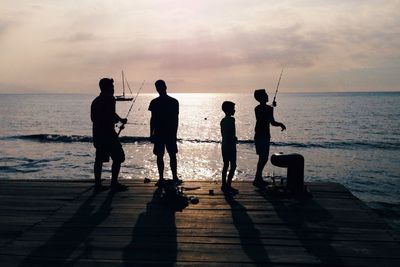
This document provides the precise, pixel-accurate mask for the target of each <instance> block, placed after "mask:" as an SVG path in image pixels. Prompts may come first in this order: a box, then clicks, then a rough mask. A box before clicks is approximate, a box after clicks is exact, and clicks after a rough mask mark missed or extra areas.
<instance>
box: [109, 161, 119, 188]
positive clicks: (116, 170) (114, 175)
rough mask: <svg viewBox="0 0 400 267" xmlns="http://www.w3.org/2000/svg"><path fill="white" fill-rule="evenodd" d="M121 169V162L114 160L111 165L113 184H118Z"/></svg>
mask: <svg viewBox="0 0 400 267" xmlns="http://www.w3.org/2000/svg"><path fill="white" fill-rule="evenodd" d="M120 169H121V162H115V161H113V164H112V165H111V186H113V185H116V184H118V175H119V171H120Z"/></svg>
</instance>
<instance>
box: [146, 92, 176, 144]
mask: <svg viewBox="0 0 400 267" xmlns="http://www.w3.org/2000/svg"><path fill="white" fill-rule="evenodd" d="M149 110H150V111H151V116H152V120H153V126H154V133H153V134H154V136H155V137H157V138H162V139H168V140H169V139H176V133H177V130H178V115H179V102H178V100H176V99H175V98H173V97H170V96H169V95H165V96H159V97H157V98H155V99H153V100H152V101H151V102H150V105H149Z"/></svg>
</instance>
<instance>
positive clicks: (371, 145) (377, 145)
mask: <svg viewBox="0 0 400 267" xmlns="http://www.w3.org/2000/svg"><path fill="white" fill-rule="evenodd" d="M1 139H2V140H4V139H20V140H28V141H34V142H45V143H53V142H55V143H76V142H81V143H91V142H92V137H91V136H86V135H83V136H82V135H59V134H32V135H18V136H8V137H2V138H1ZM120 141H121V143H128V144H129V143H150V139H149V137H145V136H123V137H120ZM178 142H191V143H214V144H219V143H221V141H220V140H214V139H190V138H182V139H178ZM238 143H239V144H245V145H246V144H247V145H252V144H254V140H251V139H247V140H238ZM271 146H277V147H298V148H323V149H350V150H354V149H386V150H397V149H400V142H379V141H374V142H360V141H322V142H321V141H318V142H312V141H310V142H305V143H301V142H271Z"/></svg>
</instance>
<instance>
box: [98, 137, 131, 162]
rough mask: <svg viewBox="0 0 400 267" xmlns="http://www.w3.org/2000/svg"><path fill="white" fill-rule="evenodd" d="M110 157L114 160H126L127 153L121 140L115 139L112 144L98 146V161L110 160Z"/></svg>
mask: <svg viewBox="0 0 400 267" xmlns="http://www.w3.org/2000/svg"><path fill="white" fill-rule="evenodd" d="M110 157H111V159H112V160H113V162H124V161H125V153H124V150H123V149H122V145H121V143H120V142H119V141H114V142H113V143H111V144H107V145H101V146H97V147H96V161H97V162H109V161H110Z"/></svg>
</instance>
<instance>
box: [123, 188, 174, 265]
mask: <svg viewBox="0 0 400 267" xmlns="http://www.w3.org/2000/svg"><path fill="white" fill-rule="evenodd" d="M161 194H162V190H161V189H156V190H155V191H154V193H153V198H152V199H151V201H150V202H148V203H147V205H146V211H144V212H142V213H141V214H140V215H139V217H138V219H137V221H136V223H135V226H134V228H133V231H132V239H131V241H130V243H129V244H128V245H127V246H126V247H125V248H124V250H123V255H122V257H123V261H124V264H125V266H137V265H138V264H139V265H140V264H150V265H152V266H153V265H154V266H175V262H176V255H177V240H176V234H177V233H176V224H175V212H176V208H175V207H174V206H172V205H166V204H165V203H164V204H163V203H162V201H160V200H161Z"/></svg>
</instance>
